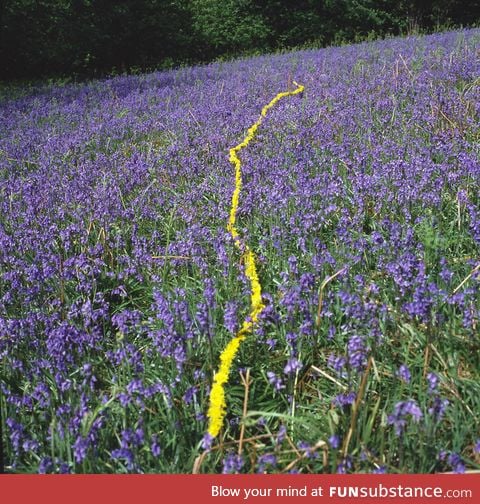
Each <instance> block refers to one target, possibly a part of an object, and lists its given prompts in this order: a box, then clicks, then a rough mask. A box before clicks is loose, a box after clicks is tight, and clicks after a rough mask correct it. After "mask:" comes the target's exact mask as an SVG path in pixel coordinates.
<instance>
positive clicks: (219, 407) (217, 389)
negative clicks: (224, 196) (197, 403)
mask: <svg viewBox="0 0 480 504" xmlns="http://www.w3.org/2000/svg"><path fill="white" fill-rule="evenodd" d="M294 84H295V85H296V86H297V89H295V90H294V91H286V92H282V93H278V94H277V96H275V98H273V100H271V101H270V103H268V104H267V105H265V106H264V107H263V108H262V111H261V113H260V117H259V118H258V119H257V121H256V122H254V123H253V124H252V126H250V128H248V130H247V136H246V137H245V138H244V139H243V141H242V142H241V143H239V144H238V145H236V146H235V147H232V148H231V149H230V151H229V161H230V163H232V165H233V166H234V168H235V189H234V191H233V195H232V206H231V208H230V216H229V218H228V223H227V230H228V232H229V233H230V235H231V236H232V238H233V240H234V242H235V245H236V246H237V247H238V248H243V250H244V254H243V259H244V262H245V275H246V277H247V278H248V280H249V281H250V314H249V317H248V318H247V319H246V320H244V322H243V324H242V327H241V329H240V331H239V332H238V333H237V335H236V336H235V337H234V338H233V339H231V340H230V341H229V342H228V344H227V346H226V347H225V348H224V350H223V352H222V353H221V354H220V366H219V368H218V371H217V372H216V373H215V375H214V377H213V385H212V390H211V392H210V405H209V408H208V413H207V416H208V421H209V423H208V433H209V434H210V435H211V436H212V437H216V436H218V433H219V432H220V429H221V428H222V424H223V419H224V418H225V414H226V410H227V404H226V401H225V384H226V383H227V381H228V376H229V374H230V369H231V367H232V364H233V359H235V356H236V355H237V352H238V349H239V348H240V343H241V342H242V341H243V340H244V339H245V337H246V335H247V334H248V333H250V332H251V331H252V328H253V325H254V324H255V323H256V322H257V321H258V316H259V315H260V313H261V312H262V311H263V309H264V308H265V305H264V304H263V302H262V286H261V284H260V280H259V279H258V273H257V266H256V262H255V254H254V253H253V252H252V251H251V250H250V248H249V247H248V245H247V244H243V247H242V242H241V241H240V237H239V233H238V231H237V228H236V227H235V223H236V220H237V211H238V204H239V201H240V191H241V190H242V163H241V161H240V158H239V157H238V155H237V153H238V152H240V150H242V149H243V148H244V147H246V146H247V145H248V144H249V143H250V141H251V140H253V138H254V137H255V134H256V132H257V130H258V128H259V127H260V125H261V124H262V120H263V118H264V117H265V116H266V115H267V112H268V111H269V109H271V108H272V107H273V106H274V105H275V104H276V103H277V102H278V101H279V100H281V99H282V98H284V97H286V96H292V95H296V94H299V93H302V92H303V90H304V89H305V88H304V86H301V85H299V84H297V83H296V82H294Z"/></svg>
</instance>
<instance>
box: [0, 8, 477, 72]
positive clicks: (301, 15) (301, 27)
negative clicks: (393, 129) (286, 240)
mask: <svg viewBox="0 0 480 504" xmlns="http://www.w3.org/2000/svg"><path fill="white" fill-rule="evenodd" d="M479 19H480V0H473V1H471V2H469V1H465V0H463V1H462V0H434V1H422V0H401V1H397V2H394V1H392V0H291V1H287V0H259V1H253V0H170V1H168V0H117V1H111V0H0V72H2V74H3V76H2V77H3V78H4V79H11V78H36V77H43V76H60V75H77V76H90V75H101V74H105V73H110V72H112V71H116V72H124V71H132V70H135V69H140V70H145V69H151V68H158V67H166V66H172V65H175V64H178V63H195V62H200V61H209V60H211V59H214V58H217V57H224V56H234V55H238V54H242V53H248V52H255V51H272V50H276V49H279V48H288V47H293V46H298V45H302V44H315V45H318V46H320V45H329V44H332V43H338V42H343V41H354V40H361V39H365V38H367V37H369V36H383V35H386V34H392V35H397V34H401V33H407V32H409V31H412V30H415V29H421V30H426V31H428V30H433V29H435V28H436V27H438V26H468V25H472V24H476V23H478V21H479Z"/></svg>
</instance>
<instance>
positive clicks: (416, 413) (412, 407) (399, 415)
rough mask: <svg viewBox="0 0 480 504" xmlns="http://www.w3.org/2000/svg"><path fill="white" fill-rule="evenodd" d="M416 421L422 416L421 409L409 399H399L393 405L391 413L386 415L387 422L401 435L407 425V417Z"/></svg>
mask: <svg viewBox="0 0 480 504" xmlns="http://www.w3.org/2000/svg"><path fill="white" fill-rule="evenodd" d="M408 416H410V418H411V419H412V420H413V422H415V423H418V422H419V421H420V419H421V418H422V416H423V415H422V411H421V409H420V408H419V406H418V404H417V402H416V401H414V400H413V399H410V400H408V401H400V402H398V403H397V404H396V405H395V409H394V412H393V414H391V415H389V416H388V419H387V423H388V424H389V425H393V426H394V427H395V433H396V434H397V436H401V435H402V434H403V432H404V430H405V427H406V426H407V417H408Z"/></svg>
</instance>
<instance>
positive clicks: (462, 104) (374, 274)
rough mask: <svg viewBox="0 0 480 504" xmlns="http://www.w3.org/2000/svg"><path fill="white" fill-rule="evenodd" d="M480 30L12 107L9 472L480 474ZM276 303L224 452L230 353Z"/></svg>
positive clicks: (8, 155) (128, 81) (2, 251)
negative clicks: (218, 419)
mask: <svg viewBox="0 0 480 504" xmlns="http://www.w3.org/2000/svg"><path fill="white" fill-rule="evenodd" d="M479 42H480V31H479V30H466V31H457V32H449V33H443V34H436V35H431V36H426V37H408V38H403V39H391V40H385V41H378V42H374V43H364V44H359V45H351V46H344V47H337V48H328V49H322V50H315V51H313V50H312V51H299V52H293V53H288V54H282V55H269V56H262V57H257V58H253V59H244V60H237V61H234V62H229V63H213V64H210V65H206V66H201V67H194V68H182V69H179V70H175V71H166V72H159V73H152V74H148V75H140V76H120V77H116V78H112V79H109V80H103V81H92V82H88V83H82V84H76V85H67V86H52V85H50V86H43V87H38V88H36V89H31V90H29V91H28V92H27V93H23V95H22V96H17V97H15V98H14V97H11V98H8V96H7V97H4V98H3V100H2V102H1V103H0V412H1V415H0V425H1V426H2V430H3V445H4V459H5V460H4V464H5V468H6V470H7V471H8V472H170V473H171V472H191V471H192V470H193V469H194V467H195V470H197V471H200V472H220V471H223V472H281V471H299V472H305V473H308V472H315V473H316V472H328V473H330V472H425V473H429V472H443V471H457V472H462V471H464V470H471V469H480V429H479V425H480V422H479V416H480V354H479V348H480V336H479V335H480V320H479V318H480V281H479V280H480V274H479V270H480V266H479V265H480V253H479V244H480V189H479V187H480V184H479V183H480V158H479V154H480V147H479V145H480V142H479V141H480V134H479V117H480V78H479V75H480V58H479V57H478V55H479ZM294 80H295V81H297V82H299V83H301V84H302V85H304V86H305V91H304V92H303V93H301V94H297V95H295V96H290V97H288V98H285V99H284V100H281V101H280V102H278V103H277V104H276V105H275V107H273V108H271V109H270V110H269V112H268V115H267V117H266V118H265V119H264V120H263V122H262V124H261V126H260V128H259V129H258V132H257V134H256V136H255V139H254V140H252V141H251V142H250V143H249V145H248V147H247V148H244V149H243V150H242V151H241V154H239V156H240V157H241V162H242V171H243V186H242V191H241V194H240V198H239V208H238V213H237V222H236V227H237V228H238V232H239V234H240V236H241V237H242V240H243V242H244V243H247V244H248V246H249V247H250V248H251V250H253V251H254V252H255V254H256V265H257V270H258V277H259V281H260V283H261V286H262V303H263V304H264V305H265V308H264V309H263V311H262V312H261V313H260V314H259V317H258V319H259V320H258V322H257V324H256V325H255V328H254V331H253V333H252V334H249V335H248V337H247V338H246V339H245V340H244V341H243V342H242V345H241V347H240V349H239V352H238V355H237V356H236V358H235V360H234V362H233V365H232V370H231V373H230V377H229V381H228V383H227V384H226V388H225V392H226V402H227V415H226V419H225V421H224V422H223V427H222V429H221V430H220V433H219V434H218V436H216V437H215V438H214V439H212V438H211V437H209V436H206V435H205V433H206V431H207V425H208V419H207V418H206V414H207V410H208V403H209V392H210V389H211V385H212V380H213V375H214V372H215V371H216V370H217V368H218V365H219V355H220V353H221V352H222V350H223V349H224V348H225V345H226V344H227V343H228V342H229V341H230V340H231V339H232V338H233V337H234V336H235V334H236V333H237V331H238V329H239V328H240V327H241V325H242V323H243V321H244V319H245V317H247V315H248V313H249V311H250V283H249V281H248V278H247V277H246V275H245V264H244V261H243V260H242V256H241V254H240V252H239V250H238V247H236V246H235V243H234V240H233V239H232V236H231V235H230V233H229V232H228V230H227V222H228V220H229V215H230V205H231V201H232V193H233V190H234V184H235V175H234V169H233V168H232V165H231V164H230V163H229V149H230V148H232V147H233V146H235V145H237V144H238V143H239V142H241V141H242V139H243V138H244V137H245V134H246V131H247V128H249V127H250V126H251V125H252V124H253V123H254V122H255V121H256V120H257V118H258V116H259V114H260V111H261V110H262V107H264V106H265V104H267V103H268V102H269V101H270V100H271V99H272V98H273V97H274V96H275V95H276V94H277V93H279V92H282V91H287V90H291V89H293V88H294V86H293V84H292V82H293V81H294Z"/></svg>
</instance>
